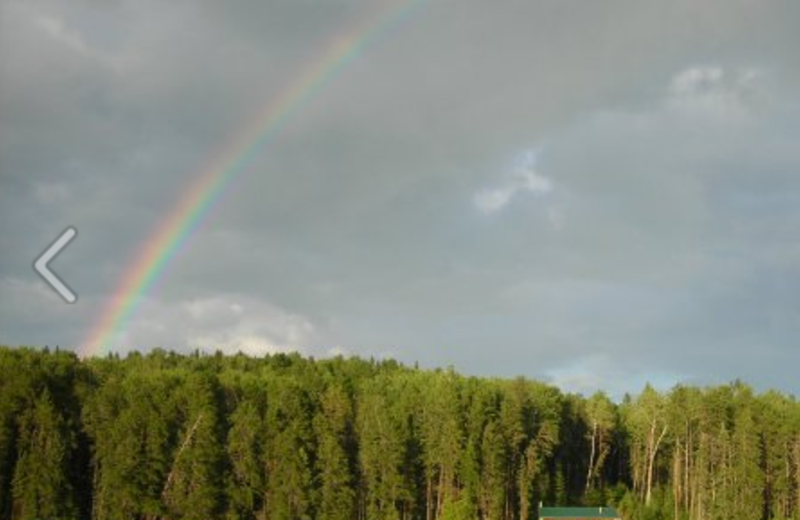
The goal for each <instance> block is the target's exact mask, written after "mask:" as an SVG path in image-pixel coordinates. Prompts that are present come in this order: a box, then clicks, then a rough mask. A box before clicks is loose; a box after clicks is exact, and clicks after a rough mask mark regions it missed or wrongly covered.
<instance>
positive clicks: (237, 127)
mask: <svg viewBox="0 0 800 520" xmlns="http://www.w3.org/2000/svg"><path fill="white" fill-rule="evenodd" d="M381 2H383V5H387V6H392V5H400V4H398V3H397V1H396V0H394V3H392V2H391V1H389V2H387V1H386V0H363V1H359V0H278V1H264V0H241V1H232V2H219V1H218V0H178V1H170V2H164V1H152V0H114V1H108V0H96V1H95V0H70V1H68V2H65V1H63V0H52V1H39V0H0V344H10V345H19V344H26V345H50V346H54V345H60V346H62V348H77V347H78V346H79V345H80V344H81V343H82V341H84V339H85V338H86V335H87V333H88V332H89V330H90V328H91V327H92V325H93V324H94V323H95V322H96V320H97V319H98V318H99V316H100V315H101V313H102V311H103V309H104V308H106V307H107V306H108V305H109V303H110V297H111V294H112V293H113V291H114V289H115V287H116V286H117V285H118V284H119V282H120V279H121V277H122V275H123V273H124V272H125V271H126V270H127V269H128V268H129V266H130V264H131V263H132V262H133V260H134V259H135V257H136V255H137V252H138V251H139V250H140V248H141V247H142V246H143V244H145V243H146V242H147V240H148V237H149V236H151V235H152V233H153V232H154V231H155V230H157V229H159V226H160V225H162V224H163V223H164V220H165V218H166V216H167V215H168V214H170V213H171V210H172V209H173V208H174V207H175V204H176V202H177V201H178V200H179V199H180V197H181V195H182V194H183V193H184V192H185V191H186V190H187V189H188V187H189V186H191V185H192V184H193V183H194V182H195V181H196V180H197V178H198V175H200V174H201V173H202V172H203V171H204V170H205V168H206V167H207V166H208V164H209V163H210V161H212V160H213V159H214V158H215V157H217V156H218V155H219V152H220V151H221V150H225V149H226V147H227V146H228V144H229V143H230V142H231V140H232V139H234V138H235V136H237V135H238V134H239V132H241V130H242V128H244V127H245V126H246V125H247V124H249V123H250V122H252V120H253V118H254V116H255V114H256V113H257V112H258V111H259V110H261V109H262V108H263V107H264V106H265V105H266V104H267V103H269V102H270V101H271V100H273V99H275V97H276V96H278V95H279V94H280V92H281V91H282V89H283V88H285V87H286V86H287V85H290V84H292V83H293V82H294V81H296V79H297V75H298V73H299V71H302V70H303V69H304V68H305V67H306V66H307V65H308V64H309V63H313V62H315V60H317V59H318V58H319V57H320V56H321V55H322V54H323V53H324V52H325V50H326V48H327V46H328V43H327V42H330V41H332V40H335V39H336V38H337V36H339V35H342V34H345V33H348V32H349V31H350V30H351V28H352V27H354V26H359V24H363V22H364V20H370V19H371V18H374V16H375V15H374V13H375V12H376V11H379V10H380V9H381V5H382V4H381ZM798 49H800V3H798V2H796V1H768V0H757V1H756V0H746V1H745V0H719V1H713V0H704V1H698V0H682V1H663V2H648V1H641V0H627V1H596V2H586V1H578V0H574V1H573V0H557V1H556V0H545V1H542V0H526V1H498V2H487V1H485V0H427V1H424V2H423V3H422V4H421V5H419V6H418V7H417V8H416V9H415V10H414V11H413V13H412V14H411V16H409V17H408V18H406V19H405V20H404V21H403V22H402V23H401V24H400V25H398V26H396V27H394V28H393V29H392V30H391V31H389V32H387V33H386V34H385V35H383V36H382V37H381V38H378V39H376V40H375V41H373V42H372V43H371V44H370V45H367V46H366V48H365V49H363V52H362V53H361V54H359V55H358V56H357V57H356V58H355V59H353V60H352V61H349V62H348V63H347V65H346V66H345V67H344V68H343V69H342V70H341V71H340V73H339V74H338V75H337V76H336V77H335V78H334V79H333V80H332V81H330V82H329V83H327V84H326V86H325V87H324V88H323V89H321V90H320V91H318V92H317V93H316V94H315V95H314V96H313V97H311V98H310V99H308V100H307V101H306V102H304V103H303V104H302V105H301V106H299V107H298V108H299V110H298V111H297V112H296V114H295V117H293V118H292V119H291V121H289V123H288V125H287V126H286V127H285V128H284V130H283V131H282V133H281V135H280V138H279V139H278V140H276V141H274V142H273V143H272V144H270V145H269V146H268V147H266V148H264V149H262V150H260V151H259V153H258V155H257V158H256V159H255V160H254V161H253V163H252V164H251V165H250V166H249V167H248V168H247V170H246V171H244V172H243V173H242V175H241V177H240V178H239V179H238V182H237V183H235V184H234V185H233V186H232V188H231V190H230V191H229V192H228V193H227V195H226V196H225V197H224V198H222V199H221V200H219V201H218V203H217V204H216V206H215V207H214V209H213V210H212V212H211V213H210V214H209V216H208V218H207V219H206V220H205V221H204V223H203V224H202V226H201V227H200V228H199V229H198V231H197V232H196V233H195V234H194V235H193V236H192V237H191V238H190V240H189V241H188V242H187V244H186V246H185V247H184V249H183V250H182V252H181V253H180V254H179V255H178V256H177V257H176V258H175V260H174V261H173V262H172V263H171V264H170V265H169V267H168V268H167V271H166V272H165V274H164V277H163V279H162V280H161V282H160V283H159V284H158V285H157V286H156V287H155V288H154V290H152V291H151V292H150V293H148V294H147V295H146V296H145V298H144V300H143V303H142V305H141V306H140V307H139V309H138V311H137V312H136V314H135V315H134V317H133V319H132V320H131V321H130V322H129V323H128V326H127V327H126V328H125V330H124V331H122V333H121V334H120V335H119V336H118V337H117V338H116V340H115V345H114V349H115V350H119V351H127V350H130V349H132V348H137V349H141V350H148V349H150V348H153V347H156V346H161V347H165V348H170V349H175V350H180V351H186V350H188V349H190V348H195V347H197V348H203V349H216V348H218V349H221V350H223V351H226V352H235V351H238V350H242V351H244V352H248V353H252V354H256V355H258V354H263V353H266V352H276V351H288V350H296V351H299V352H302V353H304V354H309V355H314V356H326V355H330V354H333V353H343V354H357V355H362V356H375V357H387V356H391V357H396V358H397V359H399V360H401V361H404V362H408V363H413V362H414V361H419V362H420V364H421V365H423V366H429V367H432V366H446V365H453V366H454V367H455V368H456V369H458V370H459V371H462V372H464V373H468V374H478V375H488V376H494V375H499V376H514V375H525V376H528V377H536V378H540V379H544V380H547V381H551V382H553V383H556V384H559V385H560V386H562V387H563V388H565V389H568V390H574V391H584V392H587V391H592V390H594V389H595V388H598V387H603V388H606V389H607V390H609V391H610V392H612V393H614V394H616V395H619V393H620V392H623V391H628V390H630V391H638V390H639V389H640V388H641V386H642V385H643V384H644V382H645V381H651V382H653V383H654V384H656V386H658V387H660V388H668V387H670V386H671V385H673V384H675V383H676V382H687V383H698V384H707V383H709V384H711V383H722V382H727V381H729V380H731V379H733V378H737V377H739V378H742V379H744V380H745V381H747V382H750V383H752V384H754V385H755V386H756V387H758V388H760V389H764V388H769V387H775V388H778V389H782V390H785V391H790V392H793V393H795V394H800V378H798V369H799V367H800V240H798V239H799V238H800V236H798V235H800V52H798ZM67 225H74V226H75V227H76V228H77V229H78V231H79V236H78V238H77V239H76V240H75V241H74V242H73V243H72V244H70V246H69V247H68V248H67V249H66V250H65V251H64V252H63V253H62V254H61V256H59V257H58V259H57V260H56V261H55V262H54V263H53V264H52V265H53V269H54V270H55V271H57V272H58V273H59V275H60V276H62V277H63V278H64V279H65V280H66V281H67V282H68V283H69V285H70V286H71V287H72V288H74V289H75V291H76V292H77V293H78V294H79V301H78V302H77V303H76V304H74V305H67V304H65V303H64V302H63V301H62V300H61V299H60V298H59V297H58V296H57V295H56V294H55V292H53V290H52V289H50V288H49V287H48V286H46V285H45V283H44V281H43V280H42V279H40V278H39V277H38V276H37V275H36V274H35V273H34V272H33V270H32V268H31V262H32V261H33V259H34V258H35V257H36V256H37V255H38V254H39V253H40V252H41V251H42V250H43V249H44V248H45V246H46V245H47V244H48V243H50V242H51V241H52V240H53V239H54V238H55V237H56V236H57V235H58V233H59V232H60V231H62V230H63V229H64V228H65V227H66V226H67Z"/></svg>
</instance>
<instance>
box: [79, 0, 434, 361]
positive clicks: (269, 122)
mask: <svg viewBox="0 0 800 520" xmlns="http://www.w3.org/2000/svg"><path fill="white" fill-rule="evenodd" d="M425 1H426V0H400V2H389V3H386V4H385V5H384V6H383V9H382V10H380V11H378V13H377V14H373V15H372V16H369V17H367V18H366V19H365V20H363V21H362V22H361V23H359V24H356V25H355V27H354V28H352V29H351V30H350V31H347V32H345V33H344V34H342V35H340V36H339V37H337V38H335V39H333V41H332V42H331V43H330V44H329V45H327V46H326V47H325V51H324V52H323V53H322V54H321V55H320V57H318V58H317V59H316V60H313V61H312V62H311V63H310V64H309V65H308V66H307V67H306V68H305V69H304V71H303V72H302V73H301V74H300V75H298V76H297V78H296V79H295V80H294V81H292V82H290V83H289V84H288V85H287V86H286V88H285V89H284V90H283V91H282V92H281V93H280V94H279V95H278V96H276V97H274V98H271V99H270V100H269V101H268V102H267V103H266V105H265V106H264V107H263V109H261V110H260V111H259V112H258V115H257V116H256V117H255V118H254V119H253V122H252V123H251V124H250V125H248V126H247V127H246V128H245V130H244V131H242V132H241V133H240V135H239V137H238V138H237V139H234V140H232V141H231V142H230V143H229V144H228V145H227V146H225V147H223V149H222V151H221V152H220V153H219V154H218V156H217V157H216V158H215V159H214V160H212V161H211V166H210V167H208V168H206V169H204V171H202V172H201V173H200V174H198V175H197V181H196V182H195V183H194V184H193V185H192V186H191V187H190V188H189V189H188V190H187V191H186V192H185V193H184V194H183V196H182V197H181V199H180V200H179V202H178V204H177V206H176V207H175V209H174V210H173V211H172V212H171V213H170V214H169V216H168V217H167V218H166V220H165V221H164V222H163V223H162V224H161V225H159V227H158V228H157V229H156V230H155V232H153V233H152V234H151V235H150V237H149V239H148V240H147V241H146V243H145V244H144V246H143V247H142V248H141V249H140V250H139V253H138V255H137V256H136V259H135V261H134V262H133V263H131V265H130V266H129V268H128V269H127V270H126V271H125V272H124V274H123V276H122V278H121V280H120V282H119V284H118V286H117V288H116V290H115V291H114V294H113V295H112V298H111V301H110V302H109V305H107V306H106V308H105V310H104V312H103V313H102V314H101V316H100V317H99V319H98V320H97V321H96V323H95V324H94V326H93V327H92V328H91V330H90V332H89V334H88V335H87V337H86V339H85V340H84V341H83V342H82V344H81V347H80V348H79V351H78V352H79V355H80V356H81V357H83V358H86V357H91V356H97V355H102V354H103V353H104V351H105V350H106V349H108V347H109V344H110V343H111V342H112V341H113V340H114V338H115V337H117V336H118V335H119V333H120V332H122V331H123V330H124V329H125V327H126V325H127V324H128V322H129V321H130V319H131V318H132V317H133V316H134V315H135V313H136V311H137V309H138V308H139V306H140V304H141V303H142V300H143V299H144V297H145V296H146V295H147V294H148V292H149V291H150V290H152V289H153V287H154V286H155V285H156V283H157V282H158V281H159V279H160V278H161V277H162V276H163V275H164V272H165V271H166V269H167V267H168V266H169V264H170V261H171V260H172V259H174V258H175V256H176V255H177V254H178V253H179V252H180V251H181V249H182V248H183V247H184V246H185V245H186V243H187V241H188V240H189V238H190V237H191V236H192V235H193V234H194V232H195V231H196V230H197V229H198V228H199V227H200V226H201V224H202V223H203V221H204V220H205V219H206V218H207V217H208V214H209V212H210V211H211V210H212V208H213V207H214V206H215V205H216V204H217V203H218V202H219V201H220V199H222V198H223V196H224V194H225V193H226V191H228V190H229V188H230V186H231V184H232V182H233V181H234V180H235V179H236V178H237V177H238V176H239V175H241V173H242V172H244V171H245V170H246V169H247V167H248V166H249V165H250V164H251V163H252V162H253V160H254V159H255V158H256V157H258V155H259V153H260V152H262V150H263V149H264V148H265V147H266V146H267V145H269V144H270V143H271V142H273V141H274V140H275V139H276V138H277V136H278V135H279V134H280V133H281V131H282V130H283V128H284V127H285V126H286V124H287V122H288V121H290V120H291V118H292V117H293V116H295V115H296V114H297V113H298V112H299V111H300V110H301V109H302V108H303V107H304V106H305V105H306V104H307V103H308V102H309V100H310V99H311V98H313V97H314V96H315V95H316V94H317V93H318V92H319V91H320V90H322V89H323V88H324V87H325V86H326V85H327V84H328V83H330V82H331V80H333V79H334V78H335V77H336V76H337V75H338V74H339V73H340V72H341V70H342V69H343V68H344V67H345V66H346V65H347V64H348V63H349V62H350V61H352V60H353V59H354V58H356V57H358V56H359V55H360V54H362V53H363V52H364V51H365V50H366V48H367V47H368V46H369V45H370V44H373V43H375V42H376V40H378V39H379V38H381V37H383V36H386V35H388V34H389V32H390V31H391V29H393V28H395V27H397V26H399V25H400V24H401V23H402V22H403V21H405V20H406V19H408V18H409V17H410V15H411V14H412V13H413V12H414V11H415V8H416V7H418V6H419V5H421V4H422V3H423V2H425Z"/></svg>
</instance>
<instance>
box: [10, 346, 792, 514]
mask: <svg viewBox="0 0 800 520" xmlns="http://www.w3.org/2000/svg"><path fill="white" fill-rule="evenodd" d="M540 503H542V504H544V505H590V506H597V505H608V506H616V507H617V508H618V509H619V510H620V512H621V513H622V516H623V518H624V519H625V520H669V519H674V520H716V519H719V520H759V519H760V520H767V519H795V520H800V403H798V402H797V400H796V398H795V397H793V396H790V395H785V394H781V393H778V392H774V391H770V392H765V393H757V392H755V391H754V390H752V389H751V388H750V387H748V386H747V385H746V384H744V383H742V382H740V381H735V382H732V383H730V384H727V385H721V386H713V387H695V386H682V385H679V386H675V387H674V388H672V389H671V390H669V391H666V392H659V391H656V390H655V389H653V388H652V387H650V386H646V387H645V388H644V389H642V391H641V393H639V394H638V395H634V396H629V395H626V396H625V397H624V398H623V399H622V400H621V401H620V402H614V401H613V400H612V399H610V398H609V397H608V396H607V395H605V394H603V393H597V394H594V395H592V396H582V395H574V394H568V393H564V392H562V391H560V390H559V389H558V388H556V387H554V386H550V385H547V384H544V383H541V382H537V381H533V380H529V379H525V378H516V379H496V378H481V377H467V376H463V375H459V374H458V373H456V372H455V371H454V370H453V369H438V370H424V369H420V368H418V367H410V366H405V365H402V364H400V363H397V362H395V361H391V360H381V361H376V360H364V359H358V358H348V359H345V358H341V357H336V358H330V359H320V360H315V359H313V358H305V357H302V356H300V355H298V354H276V355H269V356H265V357H260V358H256V357H248V356H245V355H241V354H240V355H233V356H226V355H223V354H221V353H217V354H204V353H201V352H195V353H193V354H190V355H181V354H176V353H173V352H167V351H164V350H154V351H151V352H149V353H147V354H140V353H136V352H134V353H131V354H128V355H126V356H124V357H120V356H119V355H116V354H111V355H108V356H107V357H104V358H91V359H87V360H80V359H78V358H77V357H76V356H75V354H73V353H71V352H65V351H58V349H54V350H48V349H33V348H20V347H18V348H10V347H0V518H2V519H13V520H34V519H39V520H44V519H82V520H83V519H96V520H123V519H125V520H130V519H141V520H157V519H187V520H188V519H197V520H201V519H202V520H208V519H231V520H233V519H264V520H267V519H268V520H301V519H319V520H467V519H484V520H528V519H531V518H536V517H537V507H538V506H539V504H540Z"/></svg>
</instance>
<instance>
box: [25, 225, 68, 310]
mask: <svg viewBox="0 0 800 520" xmlns="http://www.w3.org/2000/svg"><path fill="white" fill-rule="evenodd" d="M76 236H78V230H77V229H75V228H74V227H72V226H69V227H68V228H67V229H65V230H64V231H63V232H62V233H61V234H60V235H59V236H58V238H56V239H55V241H54V242H53V243H52V244H50V246H49V247H48V248H47V249H45V250H44V253H42V254H41V255H39V258H37V259H36V260H34V262H33V269H34V270H35V271H36V272H37V273H39V276H41V277H42V278H44V281H45V282H47V283H48V284H50V287H52V288H53V289H55V291H56V292H57V293H58V294H59V296H61V297H62V298H64V301H65V302H67V303H75V302H76V301H78V295H77V294H75V293H74V292H72V290H71V289H70V288H69V287H67V284H65V283H64V282H62V281H61V279H60V278H59V277H58V276H56V274H55V273H54V272H53V271H51V270H50V269H49V268H48V267H47V264H49V263H50V261H52V260H53V258H55V257H56V256H57V255H58V253H60V252H61V250H62V249H64V248H65V247H67V244H69V243H70V242H72V239H73V238H75V237H76Z"/></svg>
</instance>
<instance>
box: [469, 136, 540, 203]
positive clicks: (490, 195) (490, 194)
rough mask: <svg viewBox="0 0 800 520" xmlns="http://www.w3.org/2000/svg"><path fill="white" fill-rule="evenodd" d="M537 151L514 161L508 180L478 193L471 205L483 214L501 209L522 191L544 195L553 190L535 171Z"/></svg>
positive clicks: (529, 152) (530, 151) (526, 153)
mask: <svg viewBox="0 0 800 520" xmlns="http://www.w3.org/2000/svg"><path fill="white" fill-rule="evenodd" d="M537 159H538V151H536V150H529V151H526V152H525V153H524V154H522V155H521V156H520V157H519V158H518V159H517V161H516V164H515V166H514V168H513V169H512V171H511V174H510V175H508V177H509V178H508V179H506V181H505V182H504V183H503V184H501V185H500V186H498V187H495V188H484V189H482V190H480V191H478V192H477V193H476V194H475V196H474V198H473V203H474V204H475V207H476V208H478V209H479V210H480V211H481V212H483V213H485V214H489V213H495V212H497V211H499V210H501V209H503V208H504V207H505V206H506V205H507V204H508V203H509V202H511V199H513V198H514V197H515V196H516V195H517V194H518V193H520V192H522V191H528V192H530V193H534V194H538V195H545V194H548V193H550V192H551V191H552V190H553V183H552V181H551V180H550V179H549V178H547V177H545V176H544V175H542V174H540V173H538V172H537V171H536V162H537Z"/></svg>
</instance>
